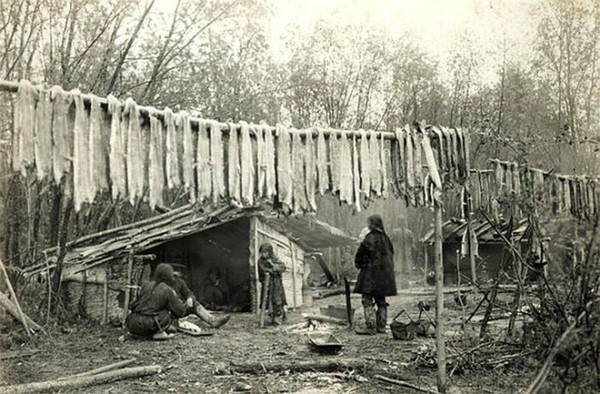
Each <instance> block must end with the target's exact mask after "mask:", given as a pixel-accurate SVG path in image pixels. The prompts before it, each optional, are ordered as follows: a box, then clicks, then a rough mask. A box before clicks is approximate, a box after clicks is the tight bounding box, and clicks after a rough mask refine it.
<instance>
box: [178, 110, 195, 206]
mask: <svg viewBox="0 0 600 394" xmlns="http://www.w3.org/2000/svg"><path fill="white" fill-rule="evenodd" d="M179 127H180V130H179V131H178V133H180V134H181V135H182V144H183V159H182V166H181V167H182V178H183V187H184V188H185V191H186V192H188V193H189V196H190V198H189V199H190V202H192V203H194V202H196V184H195V183H196V182H195V179H194V143H193V142H192V141H193V140H192V123H191V120H190V115H189V113H188V112H186V111H184V112H181V114H180V116H179Z"/></svg>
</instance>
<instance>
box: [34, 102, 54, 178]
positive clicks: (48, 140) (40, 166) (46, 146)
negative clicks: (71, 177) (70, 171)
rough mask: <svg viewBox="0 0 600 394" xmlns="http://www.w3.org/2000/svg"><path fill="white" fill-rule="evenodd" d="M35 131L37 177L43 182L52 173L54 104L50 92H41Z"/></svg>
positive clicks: (37, 105) (36, 112)
mask: <svg viewBox="0 0 600 394" xmlns="http://www.w3.org/2000/svg"><path fill="white" fill-rule="evenodd" d="M34 130H35V165H36V175H37V179H38V180H42V179H45V178H46V177H48V176H50V173H51V172H52V102H51V101H50V91H48V90H40V91H39V97H38V101H37V104H36V106H35V127H34Z"/></svg>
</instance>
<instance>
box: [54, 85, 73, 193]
mask: <svg viewBox="0 0 600 394" xmlns="http://www.w3.org/2000/svg"><path fill="white" fill-rule="evenodd" d="M50 98H51V99H52V136H53V137H54V143H53V144H52V172H53V175H54V182H55V183H56V184H57V185H60V183H61V181H62V178H63V176H64V174H65V173H70V172H71V164H72V161H71V160H72V158H73V127H74V120H75V119H74V116H72V114H71V111H70V108H71V103H72V101H73V98H72V97H71V94H70V93H67V92H65V91H63V90H62V89H61V88H60V87H59V86H53V87H52V89H50Z"/></svg>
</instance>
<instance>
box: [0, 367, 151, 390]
mask: <svg viewBox="0 0 600 394" xmlns="http://www.w3.org/2000/svg"><path fill="white" fill-rule="evenodd" d="M160 371H161V367H160V366H159V365H149V366H145V367H133V368H123V369H119V370H116V371H109V372H104V373H100V374H97V375H92V376H79V377H67V378H64V379H58V380H49V381H46V382H35V383H26V384H18V385H14V386H0V391H2V392H3V393H39V392H46V391H62V390H65V389H71V390H73V389H81V388H84V387H90V386H96V385H99V384H105V383H110V382H115V381H117V380H124V379H131V378H137V377H141V376H148V375H154V374H157V373H160Z"/></svg>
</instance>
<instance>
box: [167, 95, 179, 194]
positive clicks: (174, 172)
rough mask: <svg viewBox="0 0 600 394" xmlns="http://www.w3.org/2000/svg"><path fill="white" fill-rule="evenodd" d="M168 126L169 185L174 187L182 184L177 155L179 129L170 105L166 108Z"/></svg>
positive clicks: (170, 187) (171, 187)
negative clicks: (176, 126)
mask: <svg viewBox="0 0 600 394" xmlns="http://www.w3.org/2000/svg"><path fill="white" fill-rule="evenodd" d="M164 118H165V126H166V144H165V145H166V148H167V149H166V151H167V155H166V156H167V162H166V163H167V164H166V173H167V187H168V188H169V189H173V188H175V187H178V186H179V185H181V180H180V179H179V158H178V157H177V129H176V128H175V122H176V115H175V114H174V113H173V111H171V109H170V108H169V107H167V108H165V109H164Z"/></svg>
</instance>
